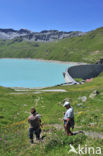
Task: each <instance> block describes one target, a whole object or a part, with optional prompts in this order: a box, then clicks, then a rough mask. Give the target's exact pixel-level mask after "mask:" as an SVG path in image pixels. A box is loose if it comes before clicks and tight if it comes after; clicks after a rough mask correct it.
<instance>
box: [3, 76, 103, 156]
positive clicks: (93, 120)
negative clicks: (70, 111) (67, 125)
mask: <svg viewBox="0 0 103 156" xmlns="http://www.w3.org/2000/svg"><path fill="white" fill-rule="evenodd" d="M102 84H103V76H102V74H101V75H100V76H99V77H97V78H95V79H93V81H91V82H89V83H85V84H83V85H73V86H58V87H51V89H52V88H53V89H54V88H56V89H65V90H67V92H64V93H58V92H54V93H50V92H48V93H41V94H34V92H36V90H33V91H30V92H28V93H27V92H26V93H25V92H23V93H24V94H11V93H16V91H14V90H13V89H10V88H3V87H0V156H24V155H26V156H34V155H37V156H42V155H47V156H53V155H56V156H63V155H64V156H67V155H68V151H69V149H70V146H69V145H70V144H72V145H73V146H74V147H75V148H76V149H78V144H80V145H81V146H85V145H87V146H89V147H90V146H92V147H94V148H96V147H101V148H102V154H103V146H102V143H103V140H102V139H98V138H97V139H93V138H92V137H90V136H85V135H84V134H78V135H75V136H71V137H67V136H66V135H65V133H64V128H62V127H63V120H62V119H63V112H64V111H65V108H64V107H63V106H62V105H63V101H64V99H70V101H71V105H72V106H73V108H74V113H75V129H74V131H77V130H84V131H88V132H89V131H92V132H96V133H102V132H103V120H102V119H103V85H102ZM95 89H96V90H98V91H99V94H98V95H97V96H96V97H95V98H94V99H90V98H89V95H90V94H91V93H92V91H93V90H95ZM81 96H86V97H87V101H86V102H84V103H83V102H82V101H81V100H80V99H79V97H81ZM80 103H82V106H77V104H80ZM31 107H35V108H36V110H37V112H39V113H40V114H41V115H42V117H41V119H42V123H43V128H42V135H45V136H46V137H45V138H44V140H43V141H42V142H41V143H37V144H34V145H33V146H31V145H30V143H29V139H28V128H29V125H28V122H27V117H28V116H29V112H30V109H31ZM55 124H56V125H60V126H61V128H60V129H59V128H56V127H55ZM102 134H103V133H102ZM70 155H71V156H72V155H75V154H73V153H71V154H70Z"/></svg>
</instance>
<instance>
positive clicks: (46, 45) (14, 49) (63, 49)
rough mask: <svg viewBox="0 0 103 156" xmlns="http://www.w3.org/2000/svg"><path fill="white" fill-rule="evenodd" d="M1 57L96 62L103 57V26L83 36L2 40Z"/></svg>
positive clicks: (0, 42) (0, 43)
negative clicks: (37, 39)
mask: <svg viewBox="0 0 103 156" xmlns="http://www.w3.org/2000/svg"><path fill="white" fill-rule="evenodd" d="M0 57H1V58H2V57H11V58H14V57H15V58H42V59H47V60H60V61H76V62H96V61H97V60H98V59H100V58H103V27H101V28H99V29H96V30H94V31H91V32H88V33H87V34H85V35H83V36H77V37H71V38H65V39H62V40H56V41H54V42H27V41H22V39H20V38H15V39H13V40H7V41H4V40H0Z"/></svg>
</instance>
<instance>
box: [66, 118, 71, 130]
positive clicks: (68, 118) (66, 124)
mask: <svg viewBox="0 0 103 156" xmlns="http://www.w3.org/2000/svg"><path fill="white" fill-rule="evenodd" d="M69 121H70V118H68V119H67V123H66V124H65V127H66V128H67V125H68V122H69Z"/></svg>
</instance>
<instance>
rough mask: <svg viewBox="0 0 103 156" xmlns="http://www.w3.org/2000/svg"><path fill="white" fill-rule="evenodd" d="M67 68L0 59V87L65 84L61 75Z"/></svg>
mask: <svg viewBox="0 0 103 156" xmlns="http://www.w3.org/2000/svg"><path fill="white" fill-rule="evenodd" d="M68 66H70V64H63V63H54V62H53V63H51V62H46V61H39V60H30V59H0V86H4V87H25V88H28V87H30V88H33V87H48V86H54V85H57V84H61V83H65V82H64V78H63V74H62V73H63V72H64V71H65V70H66V68H67V67H68Z"/></svg>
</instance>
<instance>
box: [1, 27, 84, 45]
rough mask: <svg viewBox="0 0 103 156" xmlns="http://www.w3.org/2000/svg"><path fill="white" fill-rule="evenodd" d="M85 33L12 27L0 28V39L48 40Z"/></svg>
mask: <svg viewBox="0 0 103 156" xmlns="http://www.w3.org/2000/svg"><path fill="white" fill-rule="evenodd" d="M84 34H86V33H84V32H80V31H71V32H64V31H58V30H44V31H41V32H32V31H30V30H27V29H20V30H13V29H0V39H3V40H11V39H15V40H19V41H23V40H26V41H37V42H50V41H54V40H60V39H63V38H71V37H75V36H82V35H84Z"/></svg>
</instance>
